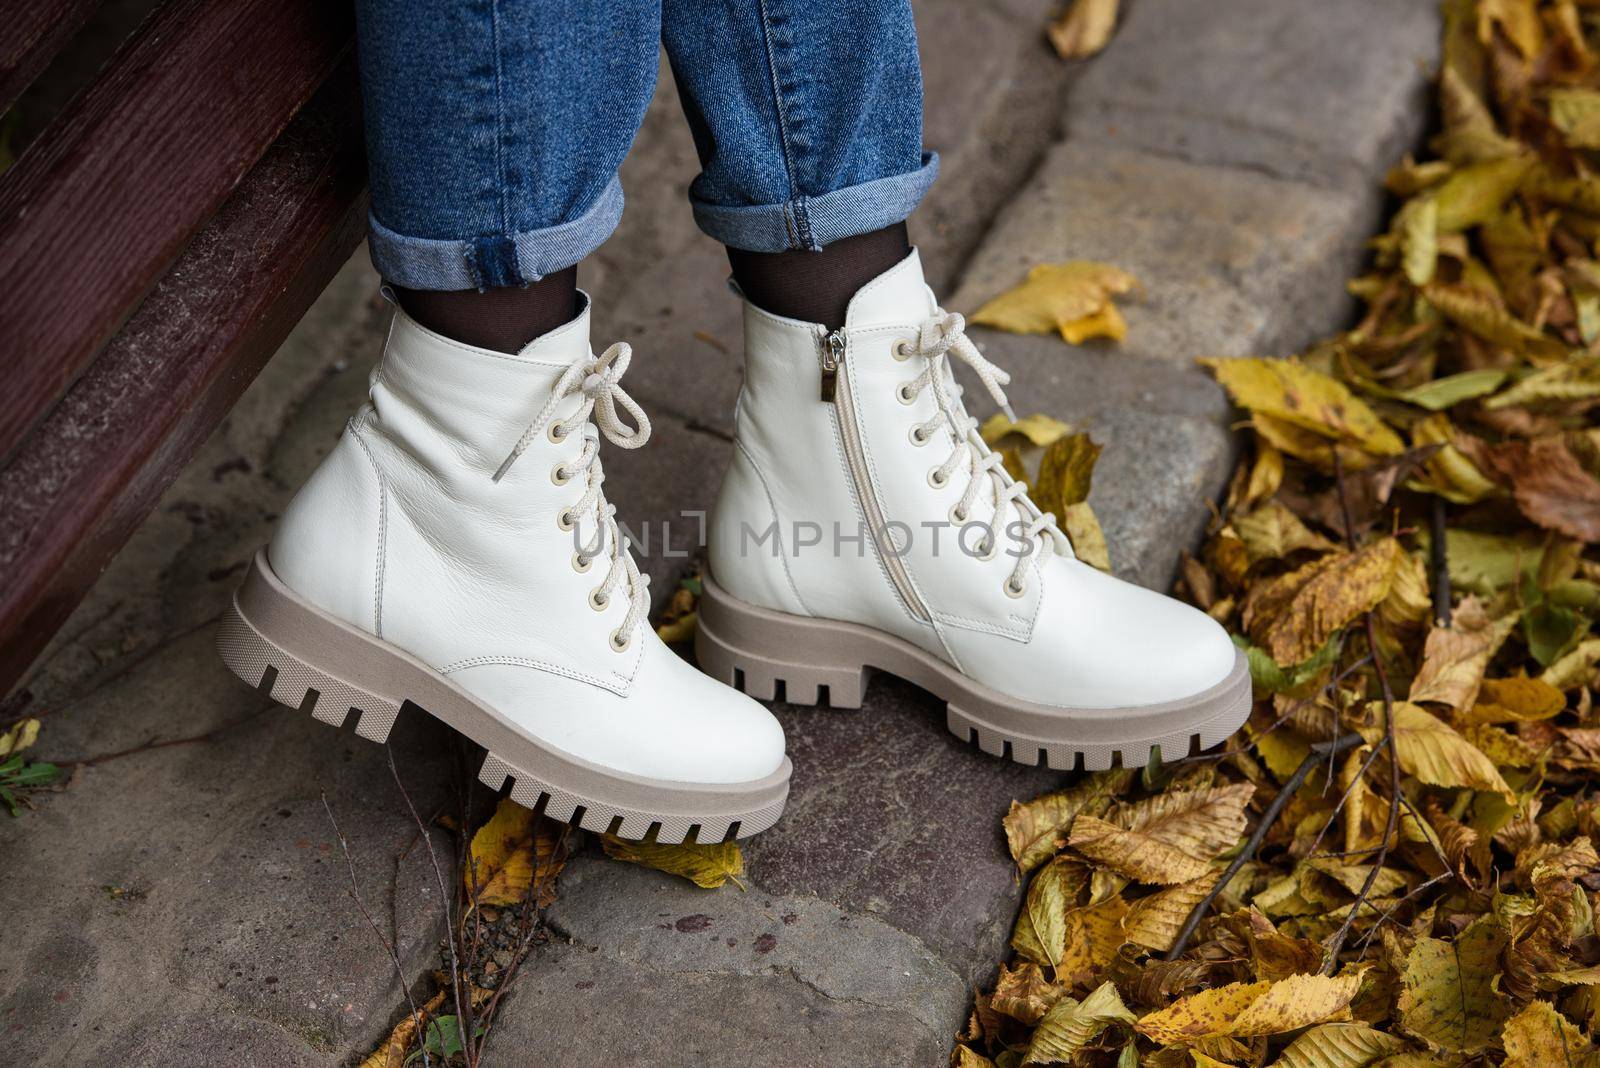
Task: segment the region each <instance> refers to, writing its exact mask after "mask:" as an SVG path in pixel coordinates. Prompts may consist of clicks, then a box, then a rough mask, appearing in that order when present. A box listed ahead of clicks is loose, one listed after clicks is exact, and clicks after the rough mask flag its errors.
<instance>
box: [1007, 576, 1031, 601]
mask: <svg viewBox="0 0 1600 1068" xmlns="http://www.w3.org/2000/svg"><path fill="white" fill-rule="evenodd" d="M1002 588H1003V589H1004V590H1005V591H1006V596H1007V597H1021V596H1022V595H1023V594H1025V593H1027V592H1028V584H1027V583H1025V582H1020V583H1019V582H1017V581H1016V579H1015V578H1008V579H1006V582H1005V585H1004V586H1003V587H1002Z"/></svg>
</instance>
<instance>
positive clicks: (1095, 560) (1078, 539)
mask: <svg viewBox="0 0 1600 1068" xmlns="http://www.w3.org/2000/svg"><path fill="white" fill-rule="evenodd" d="M1061 529H1062V531H1063V532H1064V533H1065V534H1066V535H1067V540H1068V541H1070V542H1071V543H1072V555H1074V556H1076V557H1077V558H1078V559H1079V560H1082V561H1083V562H1084V563H1086V564H1088V565H1089V566H1090V567H1094V568H1099V569H1100V570H1101V571H1104V572H1106V573H1107V574H1109V573H1110V572H1111V550H1110V549H1109V548H1108V547H1107V546H1106V535H1105V531H1103V530H1101V529H1100V520H1099V519H1098V518H1096V517H1095V514H1094V509H1093V508H1091V507H1090V506H1089V502H1088V501H1079V502H1078V503H1077V504H1069V505H1067V507H1066V508H1065V510H1064V511H1063V512H1062V515H1061Z"/></svg>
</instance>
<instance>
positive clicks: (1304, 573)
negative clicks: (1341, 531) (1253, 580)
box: [1244, 538, 1405, 664]
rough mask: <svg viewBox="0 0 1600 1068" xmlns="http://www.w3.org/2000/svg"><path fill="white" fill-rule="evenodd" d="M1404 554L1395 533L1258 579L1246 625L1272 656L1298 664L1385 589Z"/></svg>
mask: <svg viewBox="0 0 1600 1068" xmlns="http://www.w3.org/2000/svg"><path fill="white" fill-rule="evenodd" d="M1404 555H1405V550H1404V549H1402V548H1401V547H1400V543H1399V542H1398V541H1396V540H1395V539H1394V538H1379V539H1378V540H1376V541H1374V542H1371V543H1370V544H1368V545H1365V546H1363V547H1362V548H1361V549H1360V550H1358V551H1356V552H1353V553H1352V552H1339V553H1332V554H1329V555H1326V556H1323V557H1320V558H1318V559H1316V560H1313V561H1311V562H1310V563H1308V564H1304V565H1302V566H1301V567H1299V568H1297V569H1295V570H1294V571H1291V572H1289V573H1288V574H1285V575H1279V576H1277V577H1276V578H1272V579H1268V580H1266V581H1264V582H1261V583H1259V584H1257V585H1255V586H1253V587H1251V589H1250V592H1249V593H1248V594H1247V595H1246V597H1245V602H1244V624H1245V627H1246V628H1247V629H1248V630H1249V632H1250V637H1251V639H1252V640H1254V641H1255V643H1256V644H1257V645H1260V646H1261V647H1262V648H1264V649H1266V650H1267V652H1268V653H1270V654H1271V655H1272V659H1273V660H1275V661H1277V662H1278V663H1279V664H1298V663H1300V662H1301V661H1303V660H1305V659H1307V658H1308V657H1310V656H1312V655H1313V654H1314V653H1316V651H1317V650H1318V649H1321V648H1322V647H1323V646H1324V645H1326V644H1327V643H1328V639H1329V638H1332V637H1333V636H1334V634H1336V633H1337V632H1338V631H1340V630H1342V629H1344V627H1346V626H1347V625H1349V624H1350V623H1351V622H1352V621H1354V620H1355V619H1356V618H1357V617H1358V616H1360V615H1361V614H1362V613H1363V612H1367V611H1370V610H1371V609H1373V608H1376V607H1377V606H1378V605H1379V603H1381V602H1382V601H1383V599H1384V598H1385V597H1387V596H1388V595H1389V589H1390V586H1391V585H1392V583H1393V581H1394V574H1395V568H1396V566H1397V565H1398V563H1399V562H1400V560H1401V559H1402V558H1403V557H1404Z"/></svg>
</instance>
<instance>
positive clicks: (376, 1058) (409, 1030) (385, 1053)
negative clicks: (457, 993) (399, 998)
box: [361, 990, 445, 1068]
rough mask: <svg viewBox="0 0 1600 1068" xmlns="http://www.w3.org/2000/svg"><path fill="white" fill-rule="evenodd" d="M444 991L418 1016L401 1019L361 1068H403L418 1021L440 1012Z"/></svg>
mask: <svg viewBox="0 0 1600 1068" xmlns="http://www.w3.org/2000/svg"><path fill="white" fill-rule="evenodd" d="M444 995H445V992H444V991H443V990H441V991H439V992H438V993H437V994H435V995H433V997H431V998H429V999H428V1001H427V1003H426V1004H424V1005H423V1006H422V1008H421V1009H420V1010H419V1012H418V1013H417V1015H415V1016H413V1015H412V1014H411V1013H409V1012H408V1013H406V1014H405V1015H404V1016H402V1017H400V1022H399V1023H397V1024H395V1025H394V1030H392V1031H390V1032H389V1037H388V1038H386V1039H384V1040H383V1042H382V1043H381V1044H380V1045H379V1046H378V1048H377V1049H375V1050H373V1051H372V1054H371V1056H369V1057H368V1058H367V1059H366V1060H364V1061H362V1062H361V1068H403V1066H404V1065H405V1062H406V1052H407V1051H408V1050H410V1049H411V1044H412V1040H413V1039H415V1038H416V1034H417V1019H418V1017H421V1018H423V1019H427V1018H429V1017H431V1016H432V1015H433V1014H434V1013H436V1012H438V1011H439V1006H441V1005H443V1004H444Z"/></svg>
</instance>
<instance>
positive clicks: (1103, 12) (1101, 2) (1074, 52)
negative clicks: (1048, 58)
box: [1045, 0, 1121, 59]
mask: <svg viewBox="0 0 1600 1068" xmlns="http://www.w3.org/2000/svg"><path fill="white" fill-rule="evenodd" d="M1120 2H1121V0H1070V2H1069V3H1068V4H1067V7H1066V9H1065V10H1064V11H1062V12H1061V14H1060V16H1058V17H1057V18H1056V19H1055V20H1054V21H1052V22H1051V23H1050V26H1049V28H1048V29H1047V30H1046V31H1045V36H1046V37H1048V38H1050V44H1051V46H1052V47H1054V48H1055V50H1056V55H1058V56H1060V57H1061V58H1062V59H1082V58H1084V57H1085V56H1092V55H1094V54H1095V53H1096V52H1098V51H1100V50H1101V49H1102V48H1104V47H1105V46H1106V42H1107V41H1109V40H1111V34H1112V31H1114V30H1115V29H1116V28H1117V6H1118V4H1119V3H1120Z"/></svg>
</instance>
